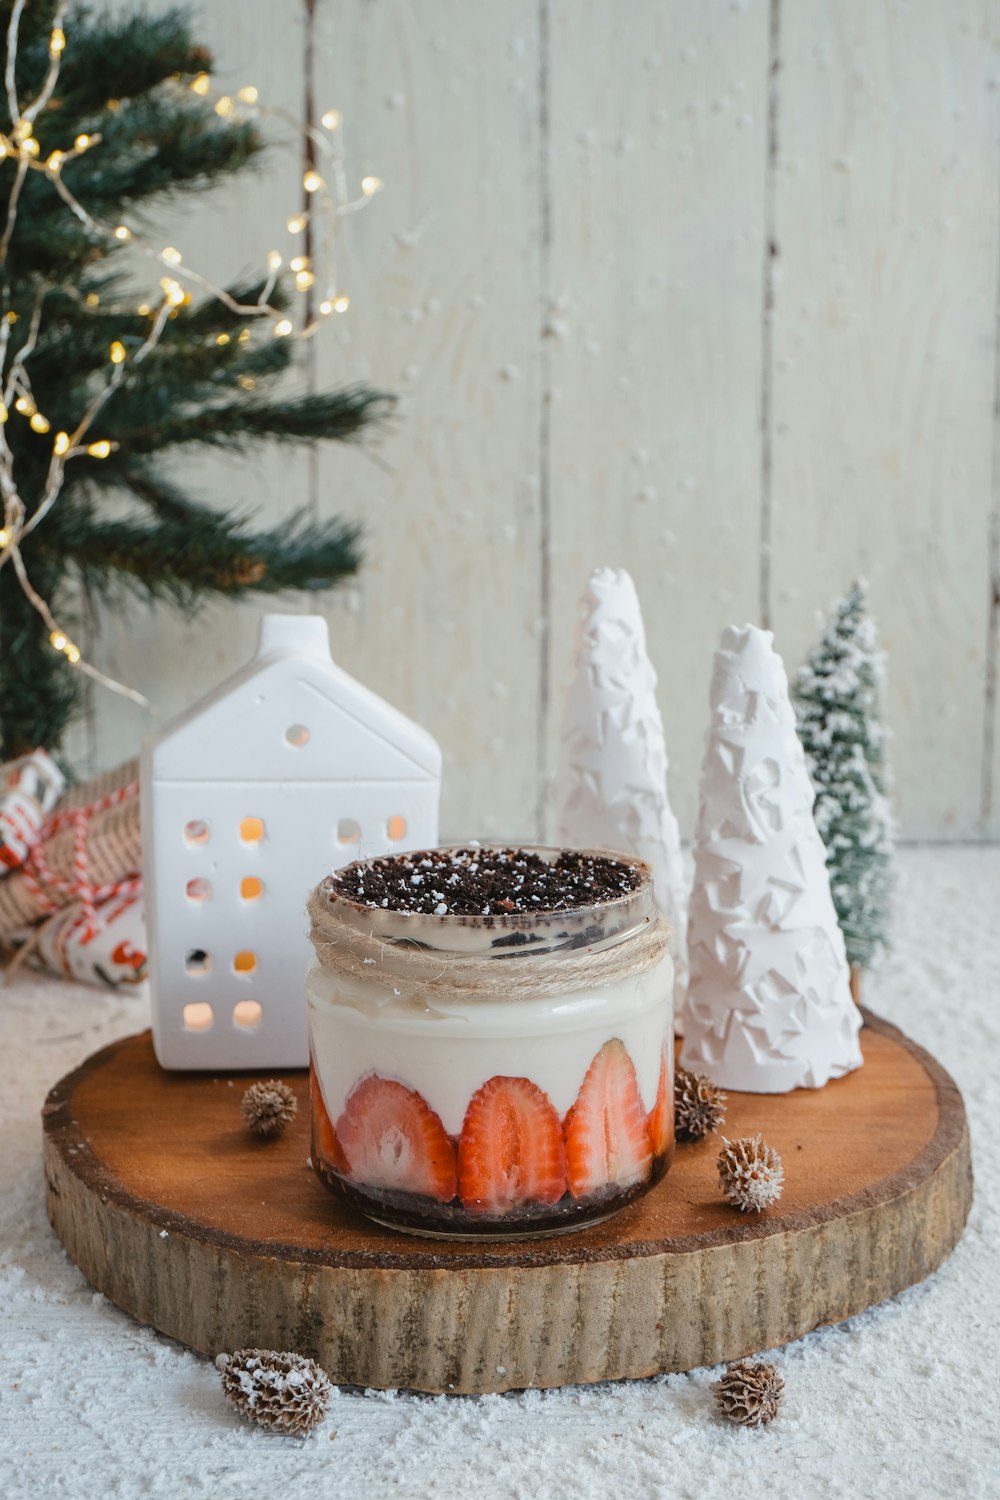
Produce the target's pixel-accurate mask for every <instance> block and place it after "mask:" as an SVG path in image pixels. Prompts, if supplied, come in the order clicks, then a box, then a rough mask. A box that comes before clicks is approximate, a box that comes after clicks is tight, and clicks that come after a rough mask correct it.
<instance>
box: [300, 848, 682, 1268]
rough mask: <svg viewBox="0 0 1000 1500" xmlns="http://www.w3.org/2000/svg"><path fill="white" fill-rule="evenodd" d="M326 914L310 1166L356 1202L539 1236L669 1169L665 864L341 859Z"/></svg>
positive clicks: (421, 1220)
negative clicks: (657, 889) (662, 910)
mask: <svg viewBox="0 0 1000 1500" xmlns="http://www.w3.org/2000/svg"><path fill="white" fill-rule="evenodd" d="M465 887H468V889H467V890H466V889H465ZM484 892H485V896H484ZM438 898H440V899H438ZM547 903H548V904H547ZM309 909H310V917H311V922H312V934H311V935H312V940H313V944H314V948H315V955H316V956H315V961H314V963H313V965H312V967H311V969H310V971H309V974H308V976H307V981H306V994H307V999H308V1008H309V1034H310V1057H311V1087H312V1109H313V1126H312V1165H313V1169H314V1171H315V1172H316V1173H317V1175H318V1176H319V1177H320V1179H321V1180H322V1181H323V1182H324V1183H325V1184H326V1186H327V1187H329V1188H330V1189H331V1190H333V1191H334V1192H335V1193H339V1194H342V1195H343V1196H344V1197H346V1198H347V1200H348V1201H349V1202H350V1203H351V1204H352V1205H353V1206H354V1207H355V1208H357V1209H359V1210H360V1211H361V1212H362V1213H364V1214H366V1215H367V1216H368V1217H369V1218H371V1219H374V1220H375V1221H376V1222H377V1223H379V1224H382V1225H386V1226H388V1227H391V1228H394V1229H400V1230H405V1231H408V1232H411V1233H415V1234H421V1235H429V1236H434V1237H440V1238H448V1239H456V1238H461V1239H465V1238H477V1239H478V1238H484V1237H486V1238H490V1237H491V1238H494V1239H496V1238H503V1239H515V1238H516V1239H520V1238H534V1237H536V1236H542V1235H550V1234H559V1233H563V1232H565V1231H569V1230H573V1229H577V1228H579V1227H581V1226H583V1225H585V1224H590V1223H595V1222H597V1221H599V1220H601V1219H604V1218H607V1217H608V1216H609V1215H611V1214H612V1213H614V1212H616V1211H617V1210H619V1209H621V1208H623V1207H624V1206H625V1205H626V1204H628V1203H631V1202H632V1201H633V1200H634V1199H635V1198H637V1197H638V1196H639V1195H640V1194H642V1193H644V1192H646V1191H647V1190H648V1189H649V1188H650V1187H652V1186H653V1184H654V1183H656V1182H657V1181H659V1179H660V1178H661V1177H662V1176H663V1174H664V1173H665V1172H666V1170H667V1168H668V1166H669V1164H670V1161H671V1158H672V1155H673V1147H674V1130H673V1044H672V1038H673V1026H672V993H673V964H672V961H671V958H670V954H669V950H668V937H669V934H668V929H667V927H666V925H665V923H664V921H663V919H662V917H661V916H660V915H659V913H658V911H657V908H656V905H655V902H654V899H653V882H652V873H651V871H650V869H649V867H648V866H647V865H645V864H643V863H641V862H639V861H637V860H634V859H629V858H627V857H626V856H624V855H611V854H608V853H605V852H604V851H588V850H558V849H545V848H504V849H496V848H488V847H487V848H481V847H478V846H472V847H463V848H455V849H435V850H422V851H419V852H416V853H411V854H401V855H395V856H390V857H383V858H377V859H371V860H363V861H358V862H356V863H355V864H353V865H350V866H348V867H346V868H345V869H342V870H339V871H337V872H336V873H335V874H333V875H331V876H328V877H327V878H326V879H325V880H323V881H322V882H321V883H320V884H319V886H317V888H316V890H315V891H314V892H313V893H312V896H311V897H310V903H309Z"/></svg>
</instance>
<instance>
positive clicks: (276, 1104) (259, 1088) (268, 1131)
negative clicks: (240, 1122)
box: [242, 1078, 299, 1140]
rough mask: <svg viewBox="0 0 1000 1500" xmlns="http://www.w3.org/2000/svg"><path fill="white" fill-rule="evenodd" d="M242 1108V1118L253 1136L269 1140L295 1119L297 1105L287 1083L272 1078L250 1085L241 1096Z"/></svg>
mask: <svg viewBox="0 0 1000 1500" xmlns="http://www.w3.org/2000/svg"><path fill="white" fill-rule="evenodd" d="M242 1107H243V1118H244V1119H245V1120H246V1122H247V1125H248V1127H249V1128H250V1129H251V1130H252V1131H253V1133H254V1135H259V1136H261V1137H262V1138H263V1139H264V1140H270V1139H272V1138H273V1137H274V1136H276V1135H280V1134H281V1132H282V1131H283V1130H284V1128H285V1126H286V1125H287V1124H288V1123H289V1122H290V1121H291V1120H293V1119H294V1118H295V1113H296V1111H297V1110H298V1107H299V1103H298V1100H297V1099H296V1097H295V1095H294V1094H293V1093H292V1090H291V1089H290V1088H289V1087H288V1084H287V1083H282V1082H281V1080H280V1079H278V1078H272V1079H270V1080H269V1081H268V1082H267V1083H252V1084H251V1085H250V1087H249V1088H248V1089H247V1091H246V1093H245V1094H244V1095H243V1100H242Z"/></svg>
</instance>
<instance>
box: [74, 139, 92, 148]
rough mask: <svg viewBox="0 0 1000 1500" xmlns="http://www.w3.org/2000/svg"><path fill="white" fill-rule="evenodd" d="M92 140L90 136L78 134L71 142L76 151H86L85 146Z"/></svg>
mask: <svg viewBox="0 0 1000 1500" xmlns="http://www.w3.org/2000/svg"><path fill="white" fill-rule="evenodd" d="M92 142H93V137H92V136H89V135H78V136H77V138H76V140H75V141H74V142H73V145H74V146H75V147H76V149H77V151H86V149H87V147H88V146H90V145H91V144H92Z"/></svg>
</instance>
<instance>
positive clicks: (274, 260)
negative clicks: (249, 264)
mask: <svg viewBox="0 0 1000 1500" xmlns="http://www.w3.org/2000/svg"><path fill="white" fill-rule="evenodd" d="M267 269H268V270H269V271H280V270H281V255H280V254H279V252H278V251H277V250H269V251H268V252H267Z"/></svg>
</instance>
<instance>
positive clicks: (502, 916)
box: [323, 839, 653, 938]
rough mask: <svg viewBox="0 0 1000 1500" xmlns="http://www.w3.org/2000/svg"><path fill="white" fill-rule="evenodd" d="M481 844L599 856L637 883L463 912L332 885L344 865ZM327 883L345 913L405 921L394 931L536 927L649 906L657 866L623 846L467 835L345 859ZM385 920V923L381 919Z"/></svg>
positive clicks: (551, 858) (549, 854)
mask: <svg viewBox="0 0 1000 1500" xmlns="http://www.w3.org/2000/svg"><path fill="white" fill-rule="evenodd" d="M466 849H481V850H482V851H483V852H484V853H487V852H490V851H500V850H504V851H510V852H514V851H516V852H517V853H524V854H534V855H537V856H538V857H539V858H541V859H545V860H547V862H548V863H550V864H553V863H555V861H556V859H558V858H559V856H560V855H563V854H582V855H584V856H589V855H592V856H594V857H595V858H600V859H608V860H614V862H615V863H616V864H619V865H621V866H623V867H624V868H625V869H628V870H635V871H637V872H638V876H639V879H638V881H637V883H636V885H635V886H633V888H632V889H631V890H629V891H623V892H622V893H621V894H620V895H617V896H613V897H611V898H610V899H608V900H605V901H593V902H588V903H586V904H584V905H580V906H551V907H539V908H537V909H536V910H532V911H520V912H518V911H514V912H489V913H479V912H477V913H464V912H442V913H441V914H440V915H439V914H438V913H436V912H417V911H403V910H401V909H400V908H398V907H382V906H370V905H368V904H367V903H366V902H363V901H355V900H353V899H352V898H351V897H350V896H346V895H343V894H342V893H341V892H340V891H339V890H338V889H337V888H336V886H335V885H334V883H333V882H334V880H335V878H336V877H337V876H339V875H342V874H343V873H344V871H345V870H353V869H356V868H358V867H362V868H365V869H370V868H372V867H373V866H374V865H376V864H378V863H379V862H381V861H383V860H389V861H394V860H397V859H398V860H403V859H417V858H419V857H420V856H421V855H428V854H457V853H458V851H459V850H466ZM323 885H324V887H325V890H326V896H327V899H328V901H329V902H330V905H331V906H333V907H335V908H336V909H337V910H339V911H340V912H341V913H342V915H343V916H344V917H345V918H347V917H348V914H349V913H352V914H356V916H357V917H359V918H363V919H365V920H366V921H370V920H371V919H372V918H374V917H379V918H383V919H386V920H389V919H391V923H392V925H393V926H395V925H396V923H397V922H399V923H401V924H403V927H402V928H401V929H400V930H399V931H398V932H395V933H393V934H392V935H393V936H394V937H401V938H402V937H405V936H406V932H405V927H406V926H407V925H409V926H411V927H413V928H417V927H419V926H421V925H422V924H425V923H433V925H434V928H435V930H437V931H442V932H443V931H450V932H461V931H469V930H476V929H479V928H486V929H489V930H491V931H495V930H497V929H500V930H504V929H506V930H507V931H511V932H517V931H522V930H524V929H526V928H537V927H538V926H540V925H548V924H549V923H551V922H566V921H573V922H576V921H578V920H579V919H581V918H585V917H586V916H588V915H593V914H597V915H599V916H601V917H604V916H605V915H611V916H614V915H616V914H619V913H620V914H621V915H623V916H624V915H625V914H626V913H628V912H629V910H630V908H632V907H636V908H643V909H644V908H646V907H647V906H648V905H649V904H650V902H651V899H652V891H653V870H652V867H651V866H650V865H649V864H648V863H647V862H646V861H645V860H644V859H640V858H639V857H638V856H637V855H630V854H624V853H623V852H622V851H621V850H619V849H604V848H591V847H584V846H579V845H575V844H563V845H555V844H513V843H506V842H504V843H493V842H489V843H481V842H479V841H478V840H476V839H469V840H466V841H465V842H464V843H456V844H436V845H433V846H432V847H429V848H426V849H407V850H404V851H401V852H400V853H399V854H398V855H396V854H372V855H369V856H367V857H366V858H365V859H355V860H352V861H351V862H350V864H347V865H341V866H339V867H338V868H337V869H336V870H334V871H332V872H331V874H330V875H329V876H327V878H326V880H324V882H323ZM380 925H381V924H380Z"/></svg>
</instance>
